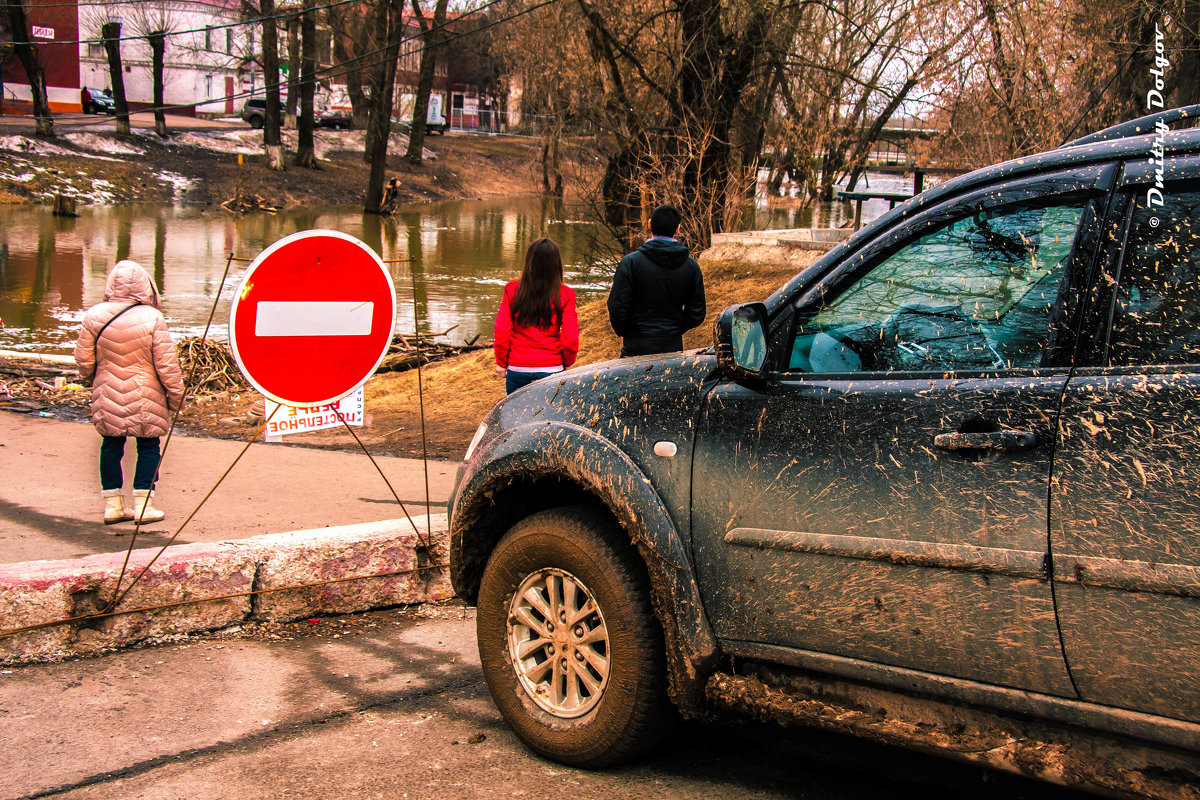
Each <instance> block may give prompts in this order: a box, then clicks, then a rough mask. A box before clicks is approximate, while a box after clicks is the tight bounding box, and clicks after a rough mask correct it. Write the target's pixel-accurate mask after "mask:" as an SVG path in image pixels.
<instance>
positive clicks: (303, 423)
mask: <svg viewBox="0 0 1200 800" xmlns="http://www.w3.org/2000/svg"><path fill="white" fill-rule="evenodd" d="M263 400H264V402H265V406H266V407H265V408H264V409H263V411H264V412H265V413H266V415H267V419H269V420H270V422H268V423H267V427H266V430H265V431H264V438H265V439H266V440H267V441H279V440H280V438H281V437H283V436H285V435H287V434H289V433H307V432H309V431H319V430H321V429H322V428H337V427H340V426H341V424H342V420H345V421H346V424H348V425H358V426H359V427H361V426H362V424H363V390H362V387H361V386H360V387H359V388H358V391H356V392H352V393H350V394H348V395H346V396H345V397H343V398H342V399H341V400H339V401H337V402H336V403H330V404H329V405H324V406H314V407H313V408H296V407H295V406H284V405H280V404H279V403H276V402H275V401H274V400H272V399H271V398H269V397H264V398H263ZM276 409H279V410H278V411H276ZM338 414H341V415H342V420H339V419H338Z"/></svg>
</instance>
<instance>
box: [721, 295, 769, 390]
mask: <svg viewBox="0 0 1200 800" xmlns="http://www.w3.org/2000/svg"><path fill="white" fill-rule="evenodd" d="M713 343H714V345H716V351H717V363H718V364H720V366H721V370H722V371H723V372H724V373H725V374H726V375H727V376H729V377H731V378H761V377H762V374H763V368H764V367H765V366H766V363H767V307H766V306H765V305H763V304H762V303H742V304H741V305H736V306H730V307H729V308H727V309H725V310H724V311H722V312H721V314H720V316H718V317H717V321H716V324H715V326H714V330H713Z"/></svg>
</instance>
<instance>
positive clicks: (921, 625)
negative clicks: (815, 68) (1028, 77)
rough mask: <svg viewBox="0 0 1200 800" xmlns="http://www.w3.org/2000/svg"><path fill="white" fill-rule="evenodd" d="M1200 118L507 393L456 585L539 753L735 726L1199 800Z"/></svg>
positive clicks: (960, 195)
mask: <svg viewBox="0 0 1200 800" xmlns="http://www.w3.org/2000/svg"><path fill="white" fill-rule="evenodd" d="M1198 111H1200V106H1195V107H1190V108H1188V109H1177V110H1174V111H1170V112H1165V113H1162V114H1159V115H1156V116H1154V117H1149V118H1144V119H1142V120H1138V121H1135V122H1132V123H1127V124H1125V125H1121V126H1117V127H1115V128H1112V129H1108V130H1105V131H1101V132H1099V133H1096V134H1092V135H1090V136H1088V137H1085V138H1083V139H1080V140H1077V141H1075V142H1072V143H1070V144H1068V145H1065V146H1063V147H1062V148H1060V149H1058V150H1055V151H1053V152H1049V153H1043V154H1041V155H1037V156H1033V157H1029V158H1022V159H1019V160H1017V161H1011V162H1008V163H1005V164H1000V165H997V166H993V167H989V168H986V169H983V170H980V171H977V172H974V173H971V174H969V175H964V176H962V177H959V178H956V179H954V180H951V181H949V182H947V183H945V184H943V185H940V186H937V187H935V188H933V189H931V190H929V191H926V192H924V193H923V194H921V195H920V196H919V197H917V198H914V199H912V200H909V201H907V202H905V203H904V204H902V205H900V206H898V207H897V208H896V209H894V210H893V211H891V212H889V213H888V214H886V215H885V216H883V217H881V218H880V219H878V220H876V221H875V222H874V223H873V224H871V225H869V226H867V227H865V228H864V229H863V230H861V231H859V232H857V233H856V234H854V235H853V236H852V237H851V238H850V239H849V240H848V241H847V242H845V243H844V244H842V245H839V246H838V247H836V248H835V249H833V250H831V251H830V252H829V253H827V254H826V255H825V256H823V257H822V258H820V259H819V260H818V261H816V262H815V263H814V264H813V265H812V266H810V267H808V268H807V269H805V270H804V271H803V272H801V273H800V274H799V275H797V276H796V277H795V278H793V279H792V280H791V281H789V282H788V283H787V284H786V285H785V286H783V287H782V288H781V289H780V290H779V291H777V292H776V293H775V294H773V295H771V296H770V297H768V298H767V299H766V300H765V301H764V302H761V303H747V304H743V305H738V306H734V307H732V308H729V309H726V310H725V311H724V312H723V313H722V314H721V315H720V316H719V318H718V320H717V322H716V327H715V347H714V348H713V350H710V351H699V352H689V353H682V354H675V355H669V356H660V357H649V358H632V359H624V360H620V361H612V362H608V363H603V364H597V365H593V366H589V367H584V368H579V369H573V370H570V371H568V372H566V373H563V374H561V375H558V376H554V377H552V378H549V379H546V380H542V381H539V382H537V383H534V384H532V385H531V386H530V387H528V388H526V389H523V390H521V391H519V392H517V393H515V394H513V395H512V396H510V397H509V398H507V399H506V400H504V401H503V402H501V403H500V404H499V405H497V406H496V407H495V408H494V409H493V410H492V411H491V413H490V414H489V415H488V416H487V418H486V419H485V420H484V422H483V424H482V425H481V426H480V427H479V430H478V432H477V433H476V435H475V437H474V440H473V441H472V442H471V446H470V449H469V450H468V451H467V454H466V459H465V462H464V464H463V466H462V468H461V471H460V473H459V477H458V482H457V485H456V490H455V493H454V495H453V497H452V501H451V572H452V579H453V582H454V586H455V589H456V590H457V591H458V593H459V594H460V595H461V596H462V597H464V598H466V599H468V600H470V601H472V602H476V603H477V605H478V639H479V651H480V658H481V660H482V664H483V669H484V673H485V675H486V678H487V681H488V685H489V687H490V688H491V691H492V695H493V697H494V698H495V701H496V704H497V706H498V707H499V709H500V711H501V712H502V713H503V715H504V716H505V718H506V720H507V721H508V722H509V724H510V725H511V726H512V727H513V729H514V730H515V731H516V732H517V733H518V734H519V735H520V736H521V737H522V738H523V739H524V741H525V742H527V743H528V744H529V746H531V747H532V748H533V749H534V750H536V751H538V752H539V753H542V754H544V755H546V756H548V757H550V758H553V759H557V760H559V761H563V762H566V763H570V764H576V765H584V766H603V765H608V764H614V763H617V762H620V761H623V760H626V759H629V758H631V757H635V756H637V755H639V754H642V753H644V752H646V751H647V750H648V749H649V748H650V747H652V746H653V745H654V744H655V743H656V742H657V741H658V740H659V739H660V737H661V734H662V732H663V731H664V730H665V729H666V727H667V726H668V725H669V723H670V720H671V718H672V716H673V713H672V707H673V708H674V709H675V710H677V711H678V712H680V713H682V715H683V716H685V717H690V718H696V717H701V716H704V715H707V714H710V713H713V712H720V711H730V710H732V711H737V712H745V713H751V714H759V715H763V716H767V717H769V718H772V719H780V720H789V721H793V722H797V723H803V724H808V725H817V726H822V727H825V728H827V729H831V730H837V731H844V732H851V733H855V734H858V735H862V736H867V737H870V738H872V739H875V740H878V741H883V742H891V743H896V744H901V745H905V746H910V747H915V748H919V749H928V750H937V751H940V752H943V753H946V754H952V755H954V756H956V757H959V758H963V759H969V760H974V761H977V762H982V763H986V764H988V765H991V766H995V767H999V768H1002V769H1008V770H1013V771H1018V772H1021V773H1025V774H1028V775H1031V776H1035V777H1040V778H1043V779H1047V780H1054V781H1060V782H1066V783H1071V784H1078V785H1083V786H1087V787H1091V788H1094V789H1095V788H1098V789H1102V790H1107V791H1115V792H1123V793H1136V794H1141V795H1147V796H1162V797H1174V796H1189V797H1190V796H1192V795H1187V794H1185V793H1186V792H1188V791H1194V787H1195V785H1197V783H1198V782H1200V678H1198V677H1197V665H1198V664H1200V502H1198V501H1197V498H1196V491H1197V486H1198V484H1200V366H1198V365H1200V130H1180V131H1171V130H1169V127H1170V126H1171V125H1172V124H1174V123H1176V122H1179V121H1183V120H1187V119H1190V118H1191V117H1194V116H1195V115H1196V113H1197V112H1198ZM1156 126H1158V127H1157V128H1156ZM1147 132H1150V133H1149V134H1147ZM1189 782H1190V784H1191V787H1192V788H1191V789H1188V788H1187V787H1188V784H1189ZM1181 787H1182V788H1181Z"/></svg>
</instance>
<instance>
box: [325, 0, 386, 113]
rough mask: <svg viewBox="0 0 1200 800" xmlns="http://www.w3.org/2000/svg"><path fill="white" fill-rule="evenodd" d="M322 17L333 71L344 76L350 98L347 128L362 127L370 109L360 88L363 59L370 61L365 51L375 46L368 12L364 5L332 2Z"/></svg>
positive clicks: (369, 50)
mask: <svg viewBox="0 0 1200 800" xmlns="http://www.w3.org/2000/svg"><path fill="white" fill-rule="evenodd" d="M325 20H326V23H327V24H328V25H329V29H330V33H331V35H332V37H333V41H332V44H333V57H334V59H335V61H336V72H338V73H341V74H342V75H343V76H344V78H345V81H346V94H347V95H349V97H350V109H351V111H350V117H351V119H350V127H351V128H352V129H354V130H365V129H366V127H367V118H368V117H369V115H370V109H369V107H368V99H367V94H366V92H364V91H363V74H364V72H363V70H364V66H365V65H364V61H368V62H369V61H371V60H373V59H372V57H371V55H369V54H371V53H372V52H373V51H374V50H375V48H376V44H375V41H374V38H373V36H372V31H371V26H370V24H369V23H370V14H369V13H367V8H366V6H365V4H358V3H352V4H348V5H334V6H330V7H329V8H327V9H325Z"/></svg>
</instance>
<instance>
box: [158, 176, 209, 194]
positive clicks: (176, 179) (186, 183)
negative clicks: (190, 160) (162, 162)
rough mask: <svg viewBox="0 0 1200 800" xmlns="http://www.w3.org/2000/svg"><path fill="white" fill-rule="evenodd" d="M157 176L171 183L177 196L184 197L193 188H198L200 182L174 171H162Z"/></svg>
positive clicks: (164, 181)
mask: <svg viewBox="0 0 1200 800" xmlns="http://www.w3.org/2000/svg"><path fill="white" fill-rule="evenodd" d="M156 177H157V178H158V179H159V180H160V181H162V182H163V183H166V184H169V185H170V187H171V190H172V192H173V193H174V195H175V197H182V196H183V195H185V194H187V193H188V192H190V191H191V190H192V189H194V188H196V184H198V183H199V182H200V181H198V180H195V179H193V178H189V177H187V176H185V175H179V174H177V173H174V172H160V173H158V175H157V176H156Z"/></svg>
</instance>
